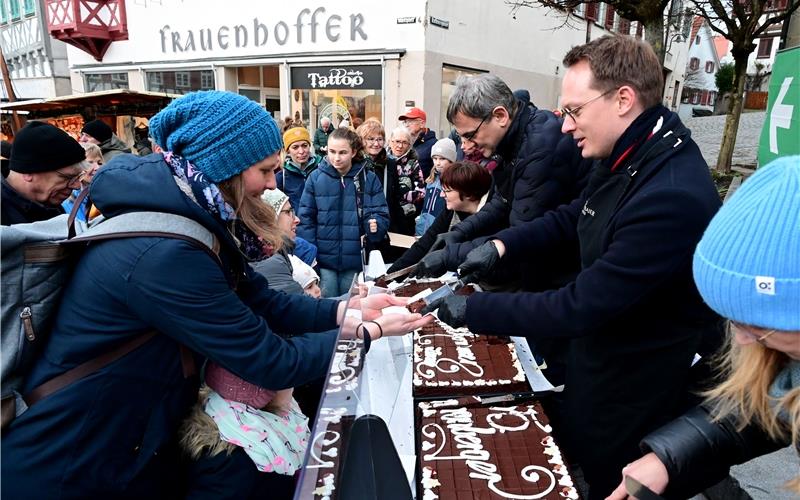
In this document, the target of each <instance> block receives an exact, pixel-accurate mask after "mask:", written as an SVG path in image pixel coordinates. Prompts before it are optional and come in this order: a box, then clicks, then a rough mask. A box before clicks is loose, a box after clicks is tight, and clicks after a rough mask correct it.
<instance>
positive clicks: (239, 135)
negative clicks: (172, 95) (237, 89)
mask: <svg viewBox="0 0 800 500" xmlns="http://www.w3.org/2000/svg"><path fill="white" fill-rule="evenodd" d="M150 133H151V135H152V136H153V140H154V141H155V142H156V144H158V145H159V146H161V147H162V148H164V150H166V151H172V152H174V153H175V154H178V155H180V156H183V157H184V158H186V159H187V160H189V161H190V162H191V163H192V164H193V165H194V166H195V167H197V168H198V169H199V170H200V171H201V172H203V173H204V174H205V175H206V176H207V177H208V178H209V179H211V180H212V181H213V182H220V181H224V180H225V179H229V178H231V177H233V176H234V175H236V174H239V173H241V172H243V171H245V170H247V168H248V167H250V166H251V165H253V164H254V163H258V162H260V161H262V160H263V159H264V158H267V157H268V156H271V155H272V154H274V153H275V152H277V151H279V150H280V149H281V147H283V142H282V141H281V134H280V132H279V131H278V125H277V124H276V123H275V120H274V119H273V118H272V117H271V116H270V115H269V113H267V112H266V111H264V109H263V108H261V106H259V105H258V104H257V103H255V102H254V101H251V100H250V99H248V98H246V97H243V96H240V95H239V94H234V93H232V92H223V91H219V90H209V91H204V92H192V93H190V94H186V95H185V96H183V97H181V98H179V99H176V100H174V101H172V103H170V105H169V106H167V107H166V108H164V109H162V110H161V111H160V112H159V113H158V114H157V115H155V116H154V117H153V118H151V119H150Z"/></svg>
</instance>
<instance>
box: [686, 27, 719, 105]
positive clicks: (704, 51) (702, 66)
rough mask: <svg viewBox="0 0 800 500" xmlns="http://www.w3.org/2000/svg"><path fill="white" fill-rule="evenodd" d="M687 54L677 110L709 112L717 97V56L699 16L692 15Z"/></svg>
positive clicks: (712, 34)
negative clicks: (679, 103)
mask: <svg viewBox="0 0 800 500" xmlns="http://www.w3.org/2000/svg"><path fill="white" fill-rule="evenodd" d="M689 41H690V46H689V52H688V55H687V58H688V62H687V64H686V72H685V76H684V88H683V93H682V96H681V105H680V109H679V111H678V113H679V114H680V115H681V117H682V118H686V117H689V116H692V110H693V109H694V108H698V109H704V110H708V111H713V109H714V103H715V102H716V98H717V84H716V75H717V71H719V64H720V63H719V58H718V56H717V49H716V47H715V46H714V33H713V32H712V30H711V28H709V26H708V23H707V22H706V21H705V19H703V18H701V17H697V18H695V21H694V26H693V29H692V34H691V36H690V38H689Z"/></svg>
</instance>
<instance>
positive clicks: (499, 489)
mask: <svg viewBox="0 0 800 500" xmlns="http://www.w3.org/2000/svg"><path fill="white" fill-rule="evenodd" d="M473 399H474V401H467V400H465V399H463V398H462V399H450V400H437V401H427V402H420V403H418V405H417V408H418V413H417V419H418V423H419V425H418V426H417V428H418V429H419V431H418V434H417V450H418V452H417V455H418V457H419V458H418V462H417V463H418V476H417V477H418V485H417V498H418V499H423V500H431V499H441V500H448V499H453V500H456V499H457V500H463V499H479V498H480V499H484V498H496V499H508V498H529V499H540V498H541V499H553V500H556V499H557V500H561V499H563V498H569V499H578V498H580V497H579V495H578V491H577V489H576V488H575V486H574V484H573V482H572V477H571V476H570V474H569V470H568V468H567V464H566V463H565V461H564V458H563V457H562V455H561V450H560V449H559V447H558V444H557V443H556V442H555V440H554V439H553V436H552V435H551V432H552V428H551V427H550V425H549V420H548V418H547V415H545V413H544V410H543V409H542V407H541V405H540V404H539V403H538V402H537V401H534V400H528V401H523V402H516V403H511V404H483V403H481V402H480V400H479V399H478V398H473Z"/></svg>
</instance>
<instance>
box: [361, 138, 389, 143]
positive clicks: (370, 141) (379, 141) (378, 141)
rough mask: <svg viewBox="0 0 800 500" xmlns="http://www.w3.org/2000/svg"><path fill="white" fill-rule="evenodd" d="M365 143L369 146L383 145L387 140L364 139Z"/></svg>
mask: <svg viewBox="0 0 800 500" xmlns="http://www.w3.org/2000/svg"><path fill="white" fill-rule="evenodd" d="M364 142H366V143H367V144H382V143H384V142H386V139H384V138H383V137H367V138H366V139H364Z"/></svg>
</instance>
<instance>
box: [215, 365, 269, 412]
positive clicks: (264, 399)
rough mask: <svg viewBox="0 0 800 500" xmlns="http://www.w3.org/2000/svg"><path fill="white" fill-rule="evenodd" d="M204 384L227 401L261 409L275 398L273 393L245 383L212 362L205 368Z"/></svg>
mask: <svg viewBox="0 0 800 500" xmlns="http://www.w3.org/2000/svg"><path fill="white" fill-rule="evenodd" d="M206 384H207V385H208V386H209V387H210V388H212V389H214V391H216V392H217V394H219V395H220V396H222V397H223V398H224V399H227V400H229V401H236V402H237V403H244V404H246V405H248V406H252V407H253V408H263V407H265V406H267V403H269V402H270V401H272V398H274V397H275V391H270V390H269V389H264V388H261V387H258V386H257V385H253V384H251V383H250V382H246V381H244V380H242V379H240V378H239V377H237V376H236V375H234V374H233V373H231V372H229V371H228V370H226V369H225V368H223V367H221V366H219V365H218V364H216V363H214V362H213V361H209V362H208V365H207V366H206Z"/></svg>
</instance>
